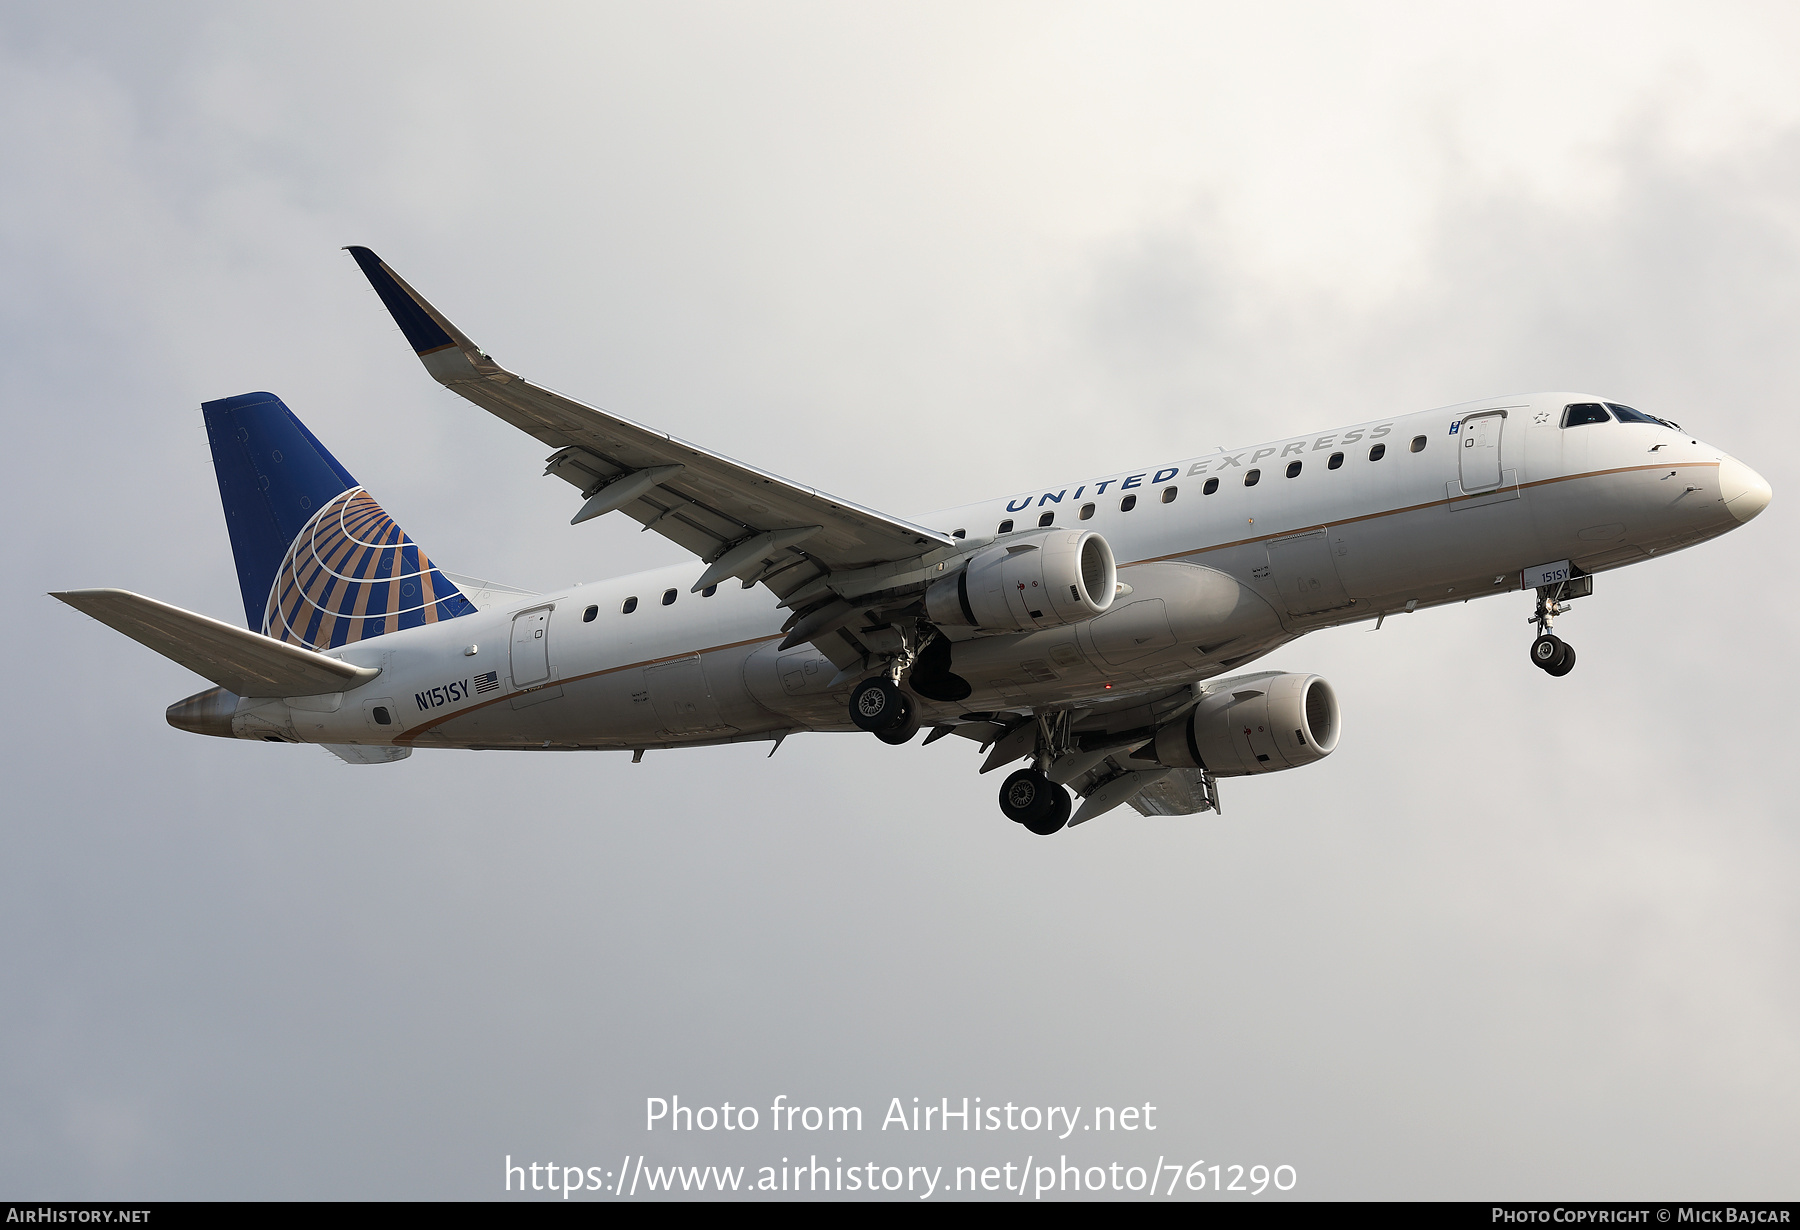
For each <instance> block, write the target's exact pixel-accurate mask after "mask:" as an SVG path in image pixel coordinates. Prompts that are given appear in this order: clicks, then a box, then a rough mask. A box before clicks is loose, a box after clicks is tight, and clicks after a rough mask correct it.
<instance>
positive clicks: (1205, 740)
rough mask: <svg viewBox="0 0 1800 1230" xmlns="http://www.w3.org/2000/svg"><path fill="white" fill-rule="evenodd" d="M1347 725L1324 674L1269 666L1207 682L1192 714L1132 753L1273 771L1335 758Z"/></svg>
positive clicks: (1160, 760) (1178, 765)
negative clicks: (1288, 671)
mask: <svg viewBox="0 0 1800 1230" xmlns="http://www.w3.org/2000/svg"><path fill="white" fill-rule="evenodd" d="M1342 726H1343V718H1342V716H1341V714H1340V713H1339V712H1338V701H1337V693H1336V692H1334V691H1332V690H1331V685H1330V684H1329V683H1326V682H1325V680H1324V679H1322V678H1320V677H1319V676H1318V675H1301V674H1283V673H1279V672H1275V671H1270V672H1266V673H1264V674H1258V675H1244V676H1241V677H1240V678H1237V679H1225V680H1221V681H1220V682H1218V683H1215V684H1212V685H1210V687H1209V689H1208V692H1207V695H1206V698H1205V699H1204V700H1202V701H1201V702H1200V703H1199V704H1198V705H1196V706H1194V708H1193V710H1192V711H1191V712H1190V713H1189V714H1188V715H1187V717H1185V718H1183V719H1182V720H1181V721H1178V722H1171V723H1170V724H1169V725H1167V726H1165V727H1163V728H1162V729H1161V730H1159V731H1157V732H1156V738H1155V740H1154V741H1153V742H1152V743H1151V744H1150V746H1149V747H1146V748H1141V749H1139V751H1137V752H1136V753H1134V754H1133V757H1132V758H1133V759H1134V760H1138V759H1153V760H1154V761H1155V763H1157V764H1160V765H1163V766H1164V767H1166V768H1171V769H1202V768H1203V769H1207V770H1210V771H1211V773H1212V774H1213V776H1215V777H1245V776H1248V775H1249V774H1252V773H1274V772H1277V771H1279V770H1281V769H1297V768H1299V767H1300V766H1301V765H1303V764H1312V763H1313V762H1314V761H1316V760H1323V759H1325V757H1327V756H1329V755H1331V752H1332V749H1334V748H1335V747H1337V743H1338V733H1339V731H1340V730H1341V729H1342Z"/></svg>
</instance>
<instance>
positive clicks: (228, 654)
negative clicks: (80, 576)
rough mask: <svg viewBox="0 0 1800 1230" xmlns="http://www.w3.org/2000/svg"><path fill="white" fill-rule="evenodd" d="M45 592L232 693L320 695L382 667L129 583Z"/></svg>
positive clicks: (347, 686) (359, 681)
mask: <svg viewBox="0 0 1800 1230" xmlns="http://www.w3.org/2000/svg"><path fill="white" fill-rule="evenodd" d="M50 596H51V597H52V598H59V599H61V600H62V601H64V602H66V603H68V604H69V605H70V606H72V607H74V608H75V609H76V610H78V611H80V612H82V613H83V614H85V615H91V616H93V617H94V618H95V619H97V620H99V621H100V622H101V623H103V624H105V625H107V626H108V627H109V628H115V629H117V630H118V631H120V632H123V633H124V634H125V635H126V636H129V637H130V638H131V639H132V640H134V641H136V642H138V643H139V644H140V645H147V646H149V647H150V648H151V649H154V650H156V652H157V653H160V654H161V655H162V656H163V657H165V658H168V659H170V660H172V661H175V662H179V663H181V665H183V666H185V667H187V668H188V669H189V670H191V671H193V672H194V673H195V674H196V675H200V676H202V677H203V678H206V679H210V680H212V681H213V682H214V683H216V684H218V685H219V686H220V687H222V688H224V689H225V690H226V691H228V692H235V693H236V694H237V695H239V696H320V695H325V694H327V693H331V692H343V691H346V690H348V689H350V688H353V687H356V686H357V685H358V684H362V683H366V682H367V681H369V680H370V679H373V678H375V676H376V675H378V674H380V673H381V672H380V671H378V670H375V669H373V668H372V667H367V666H352V665H351V664H350V663H348V662H340V661H339V660H338V659H336V658H328V657H326V656H325V655H324V654H322V653H314V652H313V651H312V650H310V649H302V648H300V646H298V645H290V644H288V643H287V642H285V641H278V640H275V639H273V638H272V637H267V636H263V635H262V634H261V633H259V632H251V631H248V630H246V629H244V628H239V627H237V626H235V625H233V624H228V623H221V622H220V621H219V620H216V619H209V618H207V617H206V616H205V615H196V614H195V613H194V612H192V611H184V610H182V609H181V608H180V607H178V606H170V605H169V604H168V603H166V602H158V601H157V600H156V599H154V598H146V597H144V596H143V595H142V594H134V593H132V592H131V591H130V590H124V589H71V590H65V591H64V592H62V593H56V594H51V595H50Z"/></svg>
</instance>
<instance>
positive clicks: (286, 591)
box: [200, 393, 475, 649]
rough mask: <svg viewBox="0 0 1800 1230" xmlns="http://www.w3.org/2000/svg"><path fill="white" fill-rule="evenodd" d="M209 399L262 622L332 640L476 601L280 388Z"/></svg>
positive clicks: (450, 615)
mask: <svg viewBox="0 0 1800 1230" xmlns="http://www.w3.org/2000/svg"><path fill="white" fill-rule="evenodd" d="M200 411H201V413H202V414H203V415H204V416H205V418H206V437H207V440H208V442H209V443H210V444H211V445H212V455H213V468H214V469H215V471H216V472H217V474H218V479H219V499H220V502H221V503H223V505H224V506H225V525H226V528H227V530H228V531H229V532H230V534H231V552H232V555H233V556H235V557H236V560H237V572H238V586H239V588H240V589H241V590H242V591H243V595H244V615H245V618H246V620H247V622H248V624H249V627H250V628H251V629H252V630H254V631H257V632H261V633H264V634H265V635H267V636H272V637H274V638H276V639H277V640H282V641H287V642H289V643H290V644H295V645H306V646H309V647H311V648H313V649H331V648H334V647H336V646H339V645H347V644H349V643H350V642H352V641H364V640H368V639H369V638H370V637H375V636H380V635H382V634H383V633H386V632H396V631H399V630H400V629H402V628H416V627H418V626H420V625H421V624H428V623H437V622H440V621H442V620H446V619H455V618H456V617H457V616H459V615H468V614H472V613H473V612H474V610H475V607H474V605H473V604H472V603H470V601H469V600H468V599H467V598H465V597H464V596H463V594H462V592H461V591H460V590H458V589H457V588H456V586H455V585H453V584H451V582H450V581H449V579H448V578H446V577H445V576H444V574H443V573H442V572H440V571H438V569H437V567H436V566H435V565H433V564H432V562H431V561H430V560H429V559H428V558H426V556H425V553H424V552H423V551H421V550H419V548H418V546H417V545H416V544H415V543H414V542H413V541H412V539H410V538H408V537H407V536H406V533H405V531H403V530H402V529H401V528H400V527H399V526H398V525H395V524H394V519H393V518H392V517H390V516H388V515H387V513H386V512H384V511H383V510H382V508H381V505H379V504H377V503H376V502H375V500H374V498H373V497H372V496H370V495H369V493H368V492H367V491H364V490H363V489H362V487H361V486H359V485H358V484H357V481H356V480H355V479H354V478H352V477H351V476H350V472H349V471H348V470H346V469H344V467H343V466H341V465H339V464H338V461H337V458H335V457H333V456H332V455H331V453H330V452H329V451H328V450H327V449H326V447H325V446H324V445H323V444H320V443H319V441H318V440H317V439H315V438H314V436H313V434H312V432H310V431H308V430H306V426H305V424H303V423H301V422H300V420H299V419H297V418H295V417H294V413H293V411H291V410H289V409H288V408H287V407H286V406H285V405H283V404H282V402H281V399H280V398H279V397H276V396H275V395H274V394H273V393H245V394H243V395H242V396H239V397H227V398H225V399H223V400H222V401H209V402H206V403H205V404H204V405H202V406H201V407H200Z"/></svg>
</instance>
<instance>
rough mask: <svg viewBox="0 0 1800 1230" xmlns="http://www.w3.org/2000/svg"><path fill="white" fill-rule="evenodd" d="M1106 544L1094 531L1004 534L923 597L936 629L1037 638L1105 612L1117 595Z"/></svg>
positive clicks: (1114, 569) (1116, 578) (1116, 575)
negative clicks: (1042, 632) (938, 626)
mask: <svg viewBox="0 0 1800 1230" xmlns="http://www.w3.org/2000/svg"><path fill="white" fill-rule="evenodd" d="M1118 581H1119V570H1118V565H1117V564H1116V563H1115V562H1114V560H1113V553H1112V548H1111V547H1109V546H1108V545H1107V544H1106V539H1104V538H1102V537H1100V535H1098V534H1096V533H1094V532H1093V531H1092V530H1042V531H1039V532H1037V533H1032V534H1017V535H1010V536H1008V537H1007V538H1006V539H1005V540H1004V541H1002V542H997V543H995V544H994V545H993V546H991V547H989V548H987V550H985V551H982V552H980V553H979V554H977V555H976V556H975V557H974V558H973V559H971V560H970V561H969V562H968V563H967V564H964V565H963V567H962V568H961V570H959V571H958V572H957V573H956V575H955V576H949V577H944V578H943V579H942V580H940V581H936V582H934V583H933V584H932V586H931V588H930V589H928V590H927V591H926V592H925V611H926V614H927V615H929V616H930V617H931V621H932V622H933V623H935V624H941V625H947V626H952V627H968V628H980V629H983V630H984V631H992V632H1035V631H1037V630H1039V629H1041V628H1056V627H1060V626H1062V625H1064V624H1077V623H1080V622H1081V621H1082V620H1084V619H1092V618H1093V617H1094V616H1096V615H1102V614H1105V613H1106V610H1107V608H1108V607H1110V606H1112V600H1113V594H1114V593H1116V592H1117V590H1118V588H1119V584H1118Z"/></svg>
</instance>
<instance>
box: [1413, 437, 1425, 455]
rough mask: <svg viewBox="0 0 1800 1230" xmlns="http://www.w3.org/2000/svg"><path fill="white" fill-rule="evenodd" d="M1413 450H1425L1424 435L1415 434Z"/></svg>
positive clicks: (1417, 451)
mask: <svg viewBox="0 0 1800 1230" xmlns="http://www.w3.org/2000/svg"><path fill="white" fill-rule="evenodd" d="M1412 451H1413V452H1415V453H1422V452H1424V451H1425V437H1424V436H1414V437H1413V442H1412Z"/></svg>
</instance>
